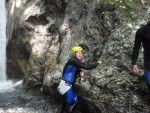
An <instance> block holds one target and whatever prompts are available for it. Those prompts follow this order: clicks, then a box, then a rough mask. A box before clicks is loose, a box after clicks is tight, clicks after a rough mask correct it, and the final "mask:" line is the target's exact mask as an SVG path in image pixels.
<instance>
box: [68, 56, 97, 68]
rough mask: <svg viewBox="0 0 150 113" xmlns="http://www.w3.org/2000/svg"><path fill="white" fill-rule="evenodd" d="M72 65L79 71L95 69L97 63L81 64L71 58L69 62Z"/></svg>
mask: <svg viewBox="0 0 150 113" xmlns="http://www.w3.org/2000/svg"><path fill="white" fill-rule="evenodd" d="M70 62H71V63H72V64H73V65H75V66H76V67H78V68H81V69H86V70H91V69H93V68H96V67H97V65H98V63H93V64H92V63H90V64H86V63H84V62H81V61H80V60H78V59H76V58H72V59H71V61H70Z"/></svg>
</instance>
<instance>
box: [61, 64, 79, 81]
mask: <svg viewBox="0 0 150 113" xmlns="http://www.w3.org/2000/svg"><path fill="white" fill-rule="evenodd" d="M76 70H77V68H76V67H74V66H72V65H68V66H67V67H66V70H65V73H64V75H63V78H62V79H63V80H65V81H66V82H69V83H73V82H74V81H75V73H76Z"/></svg>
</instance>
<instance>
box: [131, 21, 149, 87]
mask: <svg viewBox="0 0 150 113" xmlns="http://www.w3.org/2000/svg"><path fill="white" fill-rule="evenodd" d="M141 43H142V45H143V48H144V68H145V78H146V83H147V85H148V87H149V88H150V23H148V24H147V25H145V26H143V27H141V28H140V29H138V31H137V32H136V37H135V43H134V48H133V53H132V65H135V64H136V61H137V58H138V55H139V49H140V46H141Z"/></svg>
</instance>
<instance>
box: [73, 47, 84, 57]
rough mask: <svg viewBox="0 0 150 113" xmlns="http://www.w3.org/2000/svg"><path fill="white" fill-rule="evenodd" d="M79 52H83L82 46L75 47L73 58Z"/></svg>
mask: <svg viewBox="0 0 150 113" xmlns="http://www.w3.org/2000/svg"><path fill="white" fill-rule="evenodd" d="M77 51H83V49H82V47H80V46H75V47H73V48H72V56H73V57H74V56H75V53H76V52H77Z"/></svg>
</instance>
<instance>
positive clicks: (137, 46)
mask: <svg viewBox="0 0 150 113" xmlns="http://www.w3.org/2000/svg"><path fill="white" fill-rule="evenodd" d="M140 35H141V33H140V31H139V30H138V31H137V32H136V36H135V41H134V47H133V52H132V65H136V61H137V58H138V56H139V49H140V46H141V36H140Z"/></svg>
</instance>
